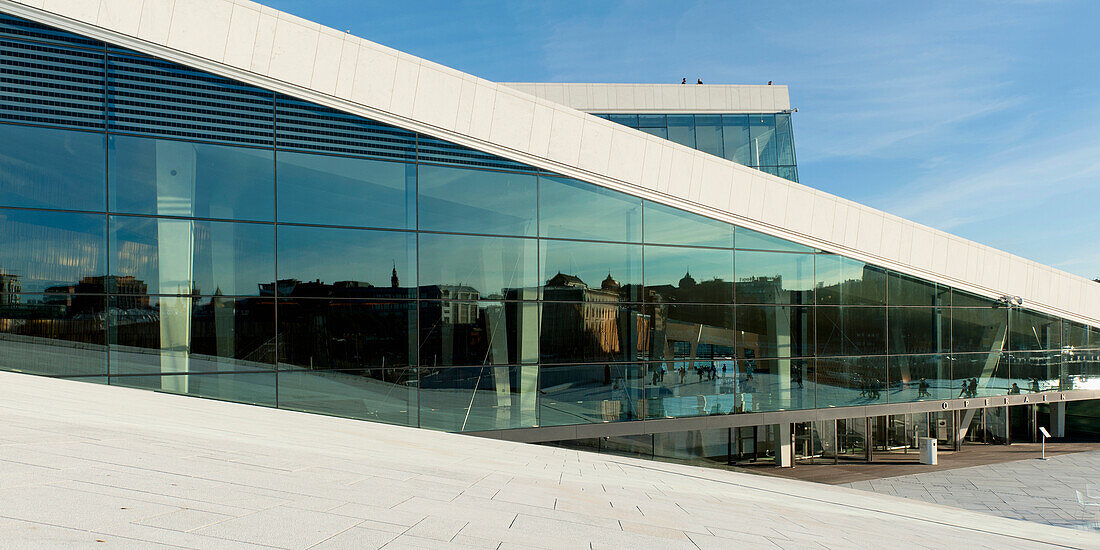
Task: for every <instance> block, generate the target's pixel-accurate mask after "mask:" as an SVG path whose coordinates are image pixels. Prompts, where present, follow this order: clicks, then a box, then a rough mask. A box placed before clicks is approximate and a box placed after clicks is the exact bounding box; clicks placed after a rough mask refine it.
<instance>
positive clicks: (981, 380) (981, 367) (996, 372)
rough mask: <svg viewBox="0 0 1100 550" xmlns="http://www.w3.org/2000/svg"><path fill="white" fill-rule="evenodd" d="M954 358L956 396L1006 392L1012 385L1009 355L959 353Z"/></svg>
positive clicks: (999, 353) (953, 386) (953, 390)
mask: <svg viewBox="0 0 1100 550" xmlns="http://www.w3.org/2000/svg"><path fill="white" fill-rule="evenodd" d="M951 359H952V361H951V378H952V379H953V380H954V383H953V384H952V385H951V397H952V398H960V397H962V398H967V397H989V396H992V395H1005V394H1007V393H1008V391H1009V389H1011V387H1012V381H1011V379H1010V378H1009V363H1010V361H1009V357H1008V354H1002V353H1001V352H1000V351H994V352H990V353H964V354H958V353H956V354H953V355H952V356H951Z"/></svg>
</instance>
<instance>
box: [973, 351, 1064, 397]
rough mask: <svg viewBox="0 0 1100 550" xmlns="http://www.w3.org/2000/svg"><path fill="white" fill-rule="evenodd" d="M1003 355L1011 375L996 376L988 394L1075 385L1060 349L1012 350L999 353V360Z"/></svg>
mask: <svg viewBox="0 0 1100 550" xmlns="http://www.w3.org/2000/svg"><path fill="white" fill-rule="evenodd" d="M1006 358H1007V359H1008V363H1009V367H1008V371H1009V374H1010V375H1011V378H1010V379H1008V380H998V381H997V382H998V384H997V385H996V387H994V388H991V389H990V390H991V391H990V394H991V395H1000V394H1006V393H1007V394H1017V393H1034V392H1037V391H1069V390H1072V389H1075V388H1074V382H1076V377H1073V376H1070V373H1069V370H1068V369H1067V368H1066V365H1065V363H1064V362H1063V361H1062V354H1061V353H1060V352H1057V351H1040V352H1030V353H1029V352H1012V353H1010V354H1003V356H1002V362H1004V359H1006Z"/></svg>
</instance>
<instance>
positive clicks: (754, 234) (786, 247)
mask: <svg viewBox="0 0 1100 550" xmlns="http://www.w3.org/2000/svg"><path fill="white" fill-rule="evenodd" d="M646 221H648V220H646ZM734 242H735V244H736V246H737V248H744V249H749V250H775V251H779V252H813V251H814V249H813V248H811V247H809V246H805V245H801V244H798V243H793V242H791V241H788V240H785V239H781V238H779V237H773V236H771V235H768V234H766V233H760V232H759V231H753V230H751V229H745V228H744V227H738V228H737V231H736V232H735V233H734Z"/></svg>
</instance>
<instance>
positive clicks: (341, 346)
mask: <svg viewBox="0 0 1100 550" xmlns="http://www.w3.org/2000/svg"><path fill="white" fill-rule="evenodd" d="M414 364H416V302H415V301H412V300H354V299H327V300H326V299H311V298H298V299H281V300H279V367H280V368H284V369H294V368H300V369H324V370H349V369H364V368H382V369H388V368H400V367H407V366H409V365H414Z"/></svg>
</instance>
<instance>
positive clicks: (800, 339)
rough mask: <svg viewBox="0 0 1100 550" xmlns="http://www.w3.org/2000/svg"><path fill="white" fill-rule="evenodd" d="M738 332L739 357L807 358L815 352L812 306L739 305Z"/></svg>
mask: <svg viewBox="0 0 1100 550" xmlns="http://www.w3.org/2000/svg"><path fill="white" fill-rule="evenodd" d="M737 335H738V343H737V348H738V349H737V352H738V353H737V355H738V357H743V358H745V359H758V358H768V357H809V356H811V355H813V353H814V319H813V308H810V307H792V306H747V305H740V304H739V305H738V306H737Z"/></svg>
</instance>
